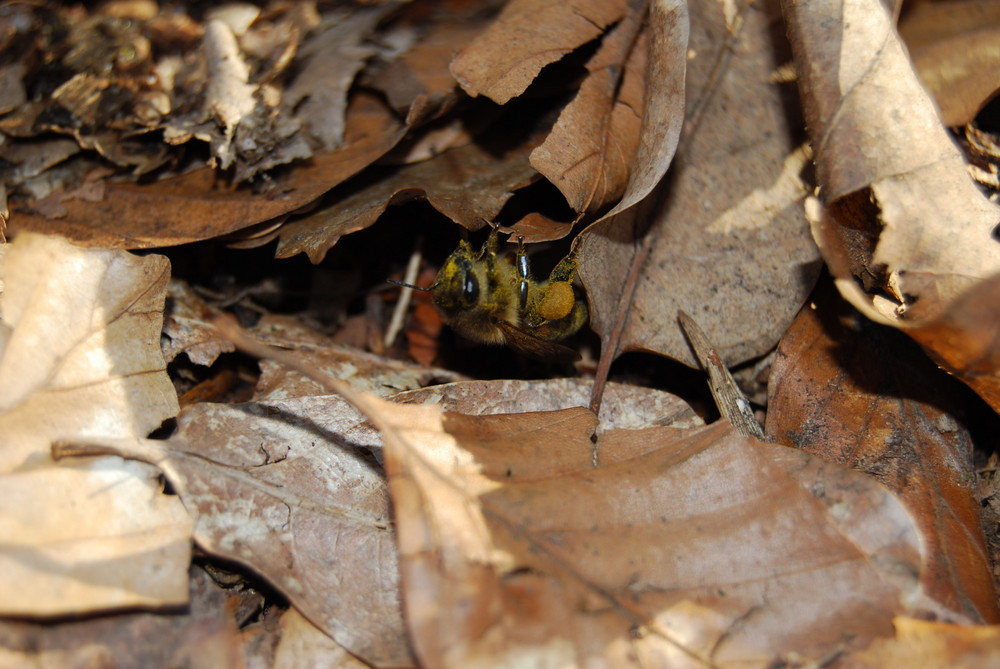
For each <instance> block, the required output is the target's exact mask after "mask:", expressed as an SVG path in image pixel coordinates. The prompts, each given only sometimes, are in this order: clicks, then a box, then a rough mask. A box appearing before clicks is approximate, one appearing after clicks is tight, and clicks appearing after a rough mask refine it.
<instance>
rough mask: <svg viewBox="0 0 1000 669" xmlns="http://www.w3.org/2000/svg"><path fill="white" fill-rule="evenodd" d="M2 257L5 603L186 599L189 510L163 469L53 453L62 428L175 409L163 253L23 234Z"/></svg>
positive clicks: (111, 430)
mask: <svg viewBox="0 0 1000 669" xmlns="http://www.w3.org/2000/svg"><path fill="white" fill-rule="evenodd" d="M4 250H5V251H6V253H5V254H4V255H3V259H2V264H0V283H2V285H3V293H2V296H0V297H2V300H0V313H2V320H0V497H2V502H0V535H2V536H3V537H4V546H3V548H2V550H0V590H2V591H3V593H4V596H3V597H2V598H0V611H2V612H3V613H5V614H8V615H9V614H18V615H50V614H59V613H77V612H85V611H94V610H99V609H103V608H109V607H127V606H156V605H177V604H183V603H184V602H186V601H187V594H188V593H187V567H188V562H189V560H190V537H191V519H190V517H189V516H188V514H187V512H186V511H185V510H184V508H183V507H182V506H181V504H180V502H179V500H178V499H177V498H176V497H172V496H165V495H162V494H161V486H160V484H159V482H158V481H157V474H156V471H155V470H154V469H153V468H151V467H147V466H143V465H140V464H139V463H123V462H122V461H121V460H119V459H118V458H100V459H92V460H86V461H79V462H75V463H72V464H70V465H62V464H55V463H53V461H52V459H51V458H50V455H49V453H50V444H51V443H52V442H53V441H54V440H56V439H66V438H82V437H97V436H108V437H111V438H128V437H133V436H145V435H147V434H148V433H149V432H150V431H152V430H153V429H155V428H157V427H159V425H160V424H161V423H162V422H163V421H164V420H166V419H167V418H170V417H171V416H173V415H174V414H175V413H176V412H177V397H176V395H175V393H174V389H173V386H172V385H171V383H170V380H169V379H168V378H167V375H166V372H165V365H164V362H163V357H162V355H161V354H160V349H159V338H160V335H159V332H160V325H161V319H162V310H163V300H164V293H165V290H166V283H167V278H168V275H169V271H170V269H169V263H168V262H167V260H166V259H165V258H163V257H161V256H152V255H151V256H147V257H145V258H137V257H135V256H131V255H128V254H126V253H122V252H117V251H90V250H86V249H81V248H79V247H75V246H72V245H71V244H69V243H67V242H66V241H64V240H62V239H59V238H55V237H43V236H40V235H31V234H25V235H20V236H19V237H18V239H17V241H16V242H14V243H12V244H11V245H9V246H7V247H6V248H5V249H4Z"/></svg>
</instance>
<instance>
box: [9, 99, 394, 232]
mask: <svg viewBox="0 0 1000 669" xmlns="http://www.w3.org/2000/svg"><path fill="white" fill-rule="evenodd" d="M404 132H405V129H404V128H403V127H402V126H401V125H400V124H399V123H398V122H397V121H396V120H395V118H394V117H393V116H392V115H391V113H390V112H389V111H388V110H387V109H386V108H385V107H384V106H383V105H382V104H381V103H380V102H378V101H377V100H375V99H374V98H372V97H369V96H365V95H356V96H355V97H354V98H353V99H352V101H351V106H350V109H349V110H348V117H347V130H346V136H345V146H344V147H343V148H342V149H340V150H338V151H334V152H332V153H326V154H320V155H316V156H315V157H314V158H313V159H312V161H311V162H310V163H309V164H308V165H300V166H297V167H296V168H295V169H293V170H291V171H290V172H289V173H288V174H287V175H285V176H283V177H277V178H276V179H275V182H274V190H273V191H268V192H265V193H262V194H253V193H252V192H250V191H249V190H248V189H246V188H237V187H234V186H232V185H231V184H228V183H226V182H225V181H223V180H221V179H220V178H219V176H218V175H217V174H216V173H215V171H214V170H211V169H208V168H205V169H201V170H197V171H195V172H191V173H188V174H185V175H183V176H179V177H174V178H171V179H164V180H161V181H156V182H153V183H149V184H133V183H125V182H114V181H112V182H108V183H107V185H106V187H105V191H104V193H103V197H102V198H101V199H99V200H97V201H90V200H83V199H78V198H67V196H66V194H65V193H61V192H60V193H54V194H52V195H51V196H49V197H48V198H46V199H45V200H42V201H40V202H38V203H35V204H34V205H31V206H23V205H22V206H17V205H15V206H13V207H12V216H11V220H10V222H9V225H10V229H11V231H12V232H15V233H16V232H21V231H29V230H34V231H39V232H50V233H55V234H61V235H64V236H66V237H68V238H70V239H73V240H75V241H78V242H80V243H84V244H88V245H93V246H111V247H120V248H150V247H157V246H173V245H176V244H185V243H188V242H192V241H197V240H202V239H210V238H212V237H217V236H220V235H225V234H229V233H231V232H234V231H236V230H242V229H244V228H248V227H250V226H253V225H256V224H258V223H262V222H266V221H269V220H271V219H273V218H275V217H278V216H282V215H284V214H288V213H289V212H292V211H297V210H299V209H302V208H303V207H305V206H307V205H309V204H310V203H312V202H314V201H315V200H316V199H317V198H318V197H319V196H320V195H322V194H323V193H325V192H326V191H328V190H330V189H331V188H333V187H334V186H336V185H337V184H338V183H340V182H342V181H344V180H346V179H347V178H349V177H351V176H353V175H354V174H356V173H357V172H359V171H360V170H361V169H362V168H364V167H365V166H367V165H368V164H370V163H372V162H373V161H375V160H377V159H378V158H379V157H380V156H382V155H383V154H385V153H386V152H387V151H388V150H389V149H391V148H392V147H393V146H395V144H396V142H398V141H399V140H400V139H401V138H402V136H403V134H404ZM49 200H52V201H54V202H55V203H56V204H58V205H59V206H60V207H61V208H62V209H63V211H64V212H65V213H64V215H63V217H60V218H47V217H46V216H44V215H41V214H39V213H36V208H41V207H43V206H45V205H46V204H51V203H50V202H49Z"/></svg>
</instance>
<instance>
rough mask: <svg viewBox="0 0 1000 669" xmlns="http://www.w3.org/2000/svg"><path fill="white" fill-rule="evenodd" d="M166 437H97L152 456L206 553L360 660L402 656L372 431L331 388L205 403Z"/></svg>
mask: <svg viewBox="0 0 1000 669" xmlns="http://www.w3.org/2000/svg"><path fill="white" fill-rule="evenodd" d="M177 423H178V427H177V432H176V433H175V434H174V435H173V436H171V437H170V439H168V440H167V441H152V440H145V441H127V440H121V441H116V442H111V441H108V442H94V444H92V445H91V449H93V448H98V449H99V450H110V451H111V452H114V453H117V454H120V455H122V456H125V457H134V458H138V459H140V460H144V461H146V462H152V463H155V464H156V466H157V467H159V468H160V469H161V470H162V471H163V473H164V474H165V475H166V476H167V478H168V479H169V480H170V482H171V483H172V484H173V486H174V488H175V490H176V491H177V494H178V495H179V496H180V498H181V500H183V502H184V504H185V506H186V508H187V509H188V510H189V511H190V512H191V514H192V515H193V516H194V517H195V530H194V537H195V540H196V541H197V542H198V544H199V545H200V546H201V547H202V548H203V549H204V550H205V551H207V552H209V553H211V554H213V555H216V556H219V557H222V558H225V559H228V560H234V561H236V562H239V563H241V564H244V565H247V566H248V567H250V568H251V569H253V570H254V571H255V572H257V573H259V574H261V575H262V576H263V577H264V578H266V579H267V580H268V581H269V582H270V583H272V584H273V585H274V586H275V587H277V588H278V589H279V590H280V591H281V592H283V593H284V594H285V595H286V596H287V597H288V598H289V600H290V601H291V602H292V604H293V605H295V607H296V608H298V609H299V611H300V612H301V613H302V614H303V615H304V616H306V617H307V618H308V619H309V620H311V621H312V622H313V623H314V624H315V625H317V626H318V627H320V629H322V630H323V631H324V632H326V633H327V634H329V635H330V636H332V637H333V638H334V639H335V640H336V641H337V642H338V643H340V644H341V645H343V646H344V647H345V648H347V649H348V650H350V651H351V652H352V653H353V654H355V655H357V656H358V657H360V658H362V659H363V660H364V661H366V662H368V663H371V664H374V665H376V666H398V665H400V664H408V663H410V662H411V661H412V660H411V656H410V651H409V647H408V645H407V641H406V637H405V632H404V629H403V620H402V611H401V609H400V603H399V592H398V588H399V584H398V571H397V559H398V558H397V553H396V546H395V543H394V541H393V529H392V519H391V517H390V510H389V497H388V491H387V490H386V484H385V479H384V478H383V475H382V472H381V470H380V469H378V468H377V465H376V464H375V462H374V461H373V460H372V458H371V456H370V455H369V454H368V453H367V449H369V448H373V447H377V446H378V445H379V444H380V439H379V438H378V435H377V433H375V432H374V430H372V429H371V428H370V427H368V426H367V424H365V423H364V421H363V419H362V418H361V417H360V415H359V414H358V413H357V411H355V410H354V409H352V408H351V407H350V406H349V405H348V404H347V403H346V402H344V401H343V400H341V399H340V398H339V397H332V396H329V397H304V398H298V399H293V400H288V401H284V402H268V403H248V404H234V405H221V404H219V405H215V404H201V405H195V406H192V407H188V408H186V409H184V410H183V411H182V412H181V413H180V415H179V416H178V419H177Z"/></svg>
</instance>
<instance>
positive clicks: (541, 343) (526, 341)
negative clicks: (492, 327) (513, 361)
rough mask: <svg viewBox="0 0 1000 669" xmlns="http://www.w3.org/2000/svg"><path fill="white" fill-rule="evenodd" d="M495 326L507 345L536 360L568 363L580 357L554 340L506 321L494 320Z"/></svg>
mask: <svg viewBox="0 0 1000 669" xmlns="http://www.w3.org/2000/svg"><path fill="white" fill-rule="evenodd" d="M494 322H495V323H496V326H497V327H498V328H500V330H501V331H502V332H503V334H504V339H505V341H506V343H507V345H508V346H510V347H512V348H516V349H517V350H518V351H520V352H521V353H524V354H525V355H527V356H530V357H532V358H536V359H538V360H548V361H552V362H559V363H568V362H576V361H577V360H579V359H580V354H579V353H577V352H576V351H574V350H573V349H571V348H568V347H566V346H563V345H562V344H557V343H555V342H554V341H546V340H545V339H539V338H538V337H536V336H535V335H533V334H529V333H527V332H525V331H524V330H521V329H519V328H517V327H516V326H514V325H513V324H512V323H508V322H507V321H502V320H499V319H498V320H496V321H494Z"/></svg>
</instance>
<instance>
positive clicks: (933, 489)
mask: <svg viewBox="0 0 1000 669" xmlns="http://www.w3.org/2000/svg"><path fill="white" fill-rule="evenodd" d="M817 302H818V304H815V305H813V307H811V308H805V309H803V310H802V312H801V313H800V314H799V316H798V318H797V319H796V320H795V322H794V323H793V324H792V326H791V328H789V330H788V332H787V333H786V334H785V336H784V337H783V338H782V341H781V344H780V345H779V347H778V354H777V356H776V357H775V360H774V365H773V368H772V371H771V378H770V382H769V393H768V412H767V433H768V435H770V436H771V437H772V438H773V439H774V440H775V441H776V442H777V443H780V444H784V445H787V446H794V447H796V448H799V449H802V450H804V451H805V452H807V453H810V454H812V455H816V456H818V457H822V458H825V459H827V460H832V461H834V462H838V463H840V464H843V465H845V466H847V467H851V468H852V469H857V470H861V471H864V472H867V473H869V474H871V475H872V476H873V477H874V478H876V479H877V480H878V481H880V482H881V483H882V484H884V485H886V486H887V487H888V488H889V489H890V490H892V491H893V492H894V493H895V494H896V496H897V497H898V499H899V500H900V502H901V503H902V504H903V505H905V506H906V508H907V509H909V511H910V513H911V514H912V515H913V517H914V520H915V522H916V524H917V526H918V527H919V528H920V532H921V536H922V537H923V539H922V541H923V542H924V544H925V545H926V556H925V564H924V566H923V571H922V575H921V579H922V581H923V586H924V590H925V592H926V593H927V594H928V596H930V597H932V598H934V599H935V600H937V601H938V602H940V603H941V604H942V605H943V606H944V607H947V608H948V609H950V610H952V611H955V612H957V613H960V614H962V615H964V616H967V617H968V618H969V619H970V620H973V621H976V622H983V621H988V622H994V621H997V620H998V619H1000V611H998V609H997V603H996V598H995V596H994V591H993V581H992V575H991V571H990V563H989V555H988V553H987V550H986V543H985V540H984V538H983V534H982V529H981V525H980V518H979V504H978V500H977V497H976V494H975V487H974V483H975V476H974V474H973V471H974V467H973V463H972V440H971V437H970V435H969V433H968V430H967V429H966V428H965V427H964V426H963V425H962V423H961V421H962V420H963V414H964V409H965V407H964V404H963V403H962V401H961V400H959V399H957V398H958V397H960V396H961V395H959V394H956V391H958V390H960V389H961V387H960V386H957V384H956V383H955V382H954V381H953V380H951V379H948V378H947V376H946V375H944V374H943V373H941V371H940V370H938V369H936V368H935V367H934V365H933V364H932V363H931V362H930V361H929V360H927V358H926V356H924V354H923V352H922V351H920V349H919V347H918V346H916V345H915V344H913V343H912V342H910V341H908V340H907V339H906V337H905V335H903V334H902V333H900V332H897V331H896V330H893V329H891V328H887V327H884V326H880V325H875V324H873V323H871V322H869V321H868V320H866V319H864V318H863V317H862V316H861V315H860V314H858V313H857V312H855V311H854V310H852V309H849V308H845V307H842V308H840V309H838V307H837V304H838V300H837V299H836V296H835V295H832V294H830V291H828V292H827V294H826V295H825V296H824V297H823V298H817ZM840 304H841V305H842V304H843V303H840Z"/></svg>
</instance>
